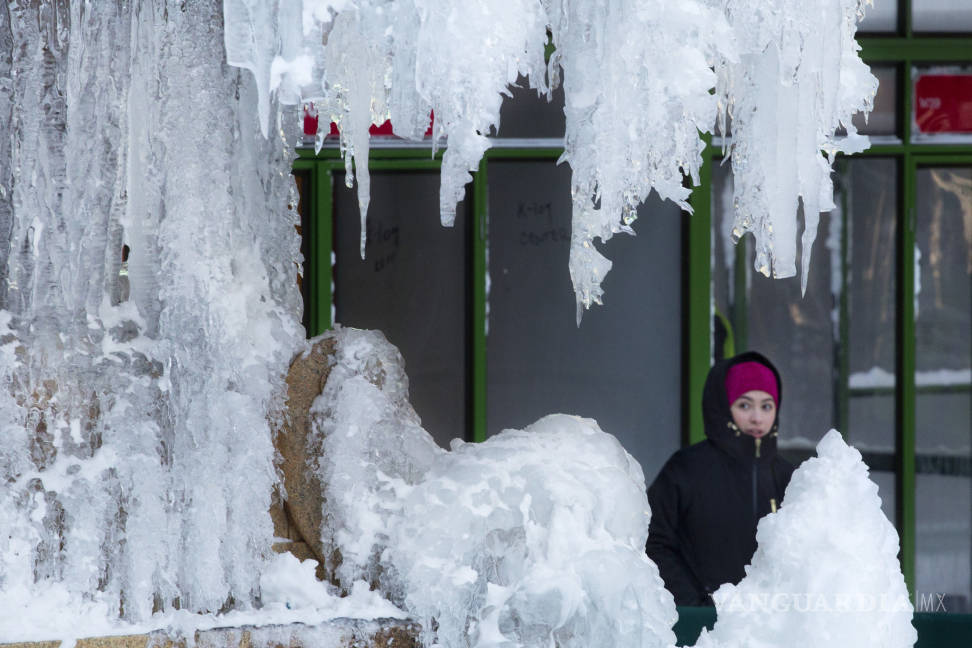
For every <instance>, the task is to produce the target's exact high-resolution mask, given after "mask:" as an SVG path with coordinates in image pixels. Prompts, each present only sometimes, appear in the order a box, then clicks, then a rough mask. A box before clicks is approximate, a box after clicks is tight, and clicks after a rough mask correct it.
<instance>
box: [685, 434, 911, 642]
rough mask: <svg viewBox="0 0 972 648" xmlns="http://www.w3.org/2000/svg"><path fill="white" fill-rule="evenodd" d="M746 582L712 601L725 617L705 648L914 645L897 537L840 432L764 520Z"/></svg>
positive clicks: (795, 478) (863, 468)
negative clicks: (776, 508) (773, 512)
mask: <svg viewBox="0 0 972 648" xmlns="http://www.w3.org/2000/svg"><path fill="white" fill-rule="evenodd" d="M756 540H757V543H758V547H757V549H756V554H755V555H754V556H753V560H752V564H750V565H748V566H747V567H746V576H745V577H744V578H743V580H742V581H740V582H739V584H738V585H735V586H734V585H730V584H725V585H723V586H722V587H720V588H719V589H718V590H717V591H716V592H715V594H713V596H712V598H713V600H714V601H715V605H716V614H717V617H718V618H717V620H716V623H715V626H714V627H713V629H712V632H710V633H708V634H705V631H704V630H703V635H702V636H701V637H700V638H699V641H698V643H697V644H696V646H697V647H698V648H716V647H721V646H726V647H728V646H757V645H758V646H780V645H791V644H792V643H793V642H794V639H795V638H796V637H799V640H798V641H797V643H798V644H799V645H800V646H809V647H813V646H821V647H823V646H887V647H894V646H901V647H902V648H904V647H906V646H913V645H914V643H915V641H916V640H917V638H918V636H917V633H916V631H915V629H914V627H913V626H912V625H911V617H912V614H913V612H914V609H913V606H912V603H911V600H910V598H909V596H908V590H907V587H906V585H905V581H904V576H903V575H902V573H901V568H900V566H899V563H898V558H897V554H898V548H899V543H898V534H897V532H896V531H895V529H894V526H893V525H892V524H891V523H890V522H889V521H888V519H887V517H885V516H884V513H883V512H882V511H881V500H880V498H879V497H878V487H877V485H876V484H875V483H874V482H873V481H871V480H870V479H869V478H868V469H867V466H866V465H865V464H864V462H863V461H862V460H861V454H860V452H858V451H857V450H856V449H855V448H853V447H850V446H848V445H847V444H846V443H844V440H843V438H842V437H841V436H840V434H839V433H838V432H837V431H836V430H831V431H830V432H828V433H827V434H826V435H825V436H824V438H823V439H822V440H821V441H820V443H819V444H817V456H816V457H815V458H811V459H809V460H807V461H805V462H804V463H803V464H802V465H801V466H800V467H799V468H798V469H797V471H796V472H794V473H793V477H792V479H791V480H790V484H789V486H788V487H787V489H786V497H785V499H784V502H783V506H782V507H781V508H780V510H779V511H778V512H777V513H776V514H773V515H768V516H766V517H764V518H763V519H762V520H760V522H759V526H758V528H757V531H756Z"/></svg>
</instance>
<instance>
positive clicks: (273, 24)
mask: <svg viewBox="0 0 972 648" xmlns="http://www.w3.org/2000/svg"><path fill="white" fill-rule="evenodd" d="M866 3H867V2H866V0H653V1H652V2H643V1H640V0H542V1H538V0H533V1H530V0H504V1H502V2H501V1H500V0H397V1H392V0H344V1H343V2H340V3H335V2H330V3H328V2H321V0H314V1H311V0H304V2H303V3H300V2H299V0H291V2H289V3H282V5H281V6H282V7H283V6H286V7H287V10H283V9H282V10H281V11H279V12H278V13H277V14H273V13H272V12H270V10H269V9H268V8H267V6H268V5H259V6H258V8H254V7H253V6H251V5H252V4H253V3H248V2H245V0H225V3H224V4H225V16H226V24H227V29H226V31H225V38H226V51H227V59H228V61H229V62H230V64H231V65H237V66H239V67H243V68H246V69H248V70H250V71H251V72H253V74H254V76H255V78H256V80H257V87H258V89H259V91H258V95H259V108H260V115H261V123H262V127H263V130H264V133H266V132H267V119H268V111H267V105H268V101H269V96H270V94H271V93H273V92H276V93H277V95H278V97H279V99H280V101H281V102H283V103H294V104H299V103H301V102H313V103H314V104H315V106H316V107H317V108H318V109H319V110H320V113H321V115H322V116H323V118H322V119H320V120H319V122H318V129H319V131H318V137H317V147H318V149H319V148H320V146H321V144H322V142H323V137H324V135H325V134H326V133H327V132H328V130H329V127H330V123H331V122H332V121H333V122H335V123H336V124H337V125H338V127H339V129H340V133H341V135H340V145H341V150H342V152H343V153H344V155H345V163H346V165H347V172H348V173H347V178H348V180H347V181H348V182H349V183H350V182H351V181H352V178H353V177H354V176H353V175H352V168H351V164H352V158H353V159H355V160H356V164H355V170H356V173H357V181H358V203H359V207H360V209H361V218H362V223H363V221H364V219H365V218H366V216H367V210H368V203H369V201H370V182H369V178H368V169H367V166H368V164H367V163H368V146H369V136H368V128H369V127H370V126H371V125H372V124H376V125H377V124H381V123H383V122H384V121H385V120H386V119H389V118H390V119H391V121H392V124H393V126H394V129H395V133H396V134H397V135H399V136H401V137H405V138H411V139H421V138H422V136H423V135H424V133H425V130H426V126H427V124H428V121H427V120H428V115H429V112H430V110H431V111H432V112H433V113H434V115H435V121H434V129H433V146H436V145H438V144H439V143H440V142H441V140H442V139H443V138H445V139H446V140H447V141H448V148H447V150H446V153H445V155H444V157H443V162H442V184H441V188H440V195H439V209H440V216H441V220H442V223H443V224H444V225H450V224H451V223H452V222H453V219H454V218H455V206H456V203H457V202H458V201H459V200H461V199H462V197H463V195H464V191H465V189H464V186H465V184H466V183H467V182H468V181H469V180H470V178H471V176H470V175H469V173H470V171H473V170H475V169H476V168H477V167H478V164H479V161H480V160H481V159H482V157H483V154H484V153H485V151H486V149H487V148H488V147H489V146H490V141H489V139H488V137H487V135H489V134H490V132H495V131H496V130H498V125H499V109H500V103H501V101H502V99H503V96H504V95H509V94H510V86H511V85H512V84H513V83H514V82H516V79H517V77H518V75H522V76H523V77H525V78H527V79H528V82H529V84H530V86H531V87H532V88H535V89H536V90H537V92H538V93H539V94H541V95H546V96H547V97H548V98H549V97H550V92H551V90H552V89H553V88H554V87H556V86H557V85H558V84H559V83H561V82H562V83H563V86H564V95H565V101H566V104H565V109H564V110H565V113H566V137H565V142H564V147H565V150H564V155H563V158H562V160H563V161H567V162H568V163H569V164H570V165H571V168H572V170H573V175H572V180H571V194H572V201H573V213H574V217H573V226H572V237H571V251H570V261H569V270H570V275H571V279H572V281H573V283H574V290H575V293H576V296H577V309H578V310H577V317H578V321H579V320H580V316H581V314H582V313H583V309H585V308H588V307H590V305H591V304H592V303H600V301H601V295H602V294H603V291H602V288H601V282H602V281H603V280H604V277H605V275H606V274H607V273H608V272H609V271H610V270H611V262H610V261H609V260H608V259H607V258H606V257H605V256H604V255H603V254H601V252H600V251H598V250H597V249H596V248H595V240H600V241H601V243H604V242H606V241H607V240H608V239H610V238H611V237H612V236H613V235H614V234H616V233H618V232H626V233H633V230H632V228H631V225H632V222H633V221H634V218H635V215H636V210H637V207H638V205H639V204H640V203H641V202H643V201H644V200H645V199H646V198H647V197H648V195H649V194H650V192H651V191H652V190H654V191H656V192H658V194H659V195H660V196H661V197H662V198H668V199H671V200H673V201H674V202H676V203H678V204H679V205H680V206H682V207H683V209H686V210H688V211H691V208H690V207H689V205H688V202H687V199H688V196H689V193H690V190H689V189H687V188H686V187H685V186H684V183H683V179H684V178H685V177H688V178H690V179H691V181H692V183H693V184H698V181H699V177H698V172H699V166H700V165H701V163H702V156H701V153H702V150H703V148H704V143H703V141H702V140H701V139H700V134H704V133H710V132H711V131H712V125H713V124H715V123H716V121H717V119H716V118H717V114H718V116H719V121H720V123H721V124H722V130H723V131H725V123H726V119H727V117H728V116H730V115H731V116H732V118H733V133H732V144H731V147H730V149H731V155H732V165H733V171H734V174H735V180H736V183H735V187H736V189H735V198H734V205H735V206H736V217H735V223H734V227H733V236H734V238H735V239H738V238H739V237H740V236H742V235H743V234H745V233H746V232H752V233H753V234H754V235H755V237H756V268H757V270H759V271H760V272H762V273H763V274H766V275H767V276H768V275H770V274H772V275H773V276H776V277H789V276H793V275H794V274H796V267H795V259H796V238H797V232H798V225H797V205H798V201H799V200H802V201H803V205H804V221H805V222H804V228H803V234H802V246H803V255H802V277H803V281H804V289H805V282H806V276H807V272H808V268H809V263H810V250H811V247H812V244H813V240H814V237H815V236H816V228H817V221H818V218H819V212H820V211H822V210H823V211H827V210H830V209H832V208H833V198H832V193H833V186H832V183H831V180H830V171H831V163H832V162H833V156H834V155H835V154H836V152H838V151H844V152H848V153H850V152H856V151H860V150H863V149H864V148H866V147H867V146H868V141H867V138H866V137H862V136H860V135H858V134H857V132H856V129H855V127H854V125H853V124H852V123H851V117H852V116H853V114H854V113H856V112H858V111H869V110H870V109H871V105H872V100H873V97H874V94H875V92H876V89H877V80H876V79H875V78H874V76H873V75H871V73H870V71H869V69H868V68H867V66H866V65H864V63H863V62H862V61H861V59H860V57H859V56H858V49H859V48H858V46H857V43H856V42H855V41H854V35H855V33H856V29H857V23H858V21H859V20H860V19H861V18H862V16H863V11H864V6H865V4H866ZM298 4H301V6H302V10H298V7H297V5H298ZM548 31H549V34H550V36H551V38H552V40H553V45H554V46H555V50H554V53H553V55H552V56H551V58H550V60H549V62H548V63H547V64H545V63H544V60H543V48H544V44H545V43H546V41H547V34H548ZM840 126H843V127H844V128H845V129H846V132H847V135H846V137H842V138H836V137H835V136H834V134H835V132H836V130H837V128H838V127H840ZM821 151H824V152H826V154H827V157H824V155H822V154H821ZM349 186H350V184H349ZM361 231H362V243H361V246H362V254H363V253H364V236H365V234H364V232H365V227H364V225H363V224H362V227H361Z"/></svg>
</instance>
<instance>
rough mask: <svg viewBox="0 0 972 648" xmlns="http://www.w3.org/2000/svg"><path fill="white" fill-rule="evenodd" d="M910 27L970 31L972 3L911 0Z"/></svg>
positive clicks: (932, 30) (965, 1)
mask: <svg viewBox="0 0 972 648" xmlns="http://www.w3.org/2000/svg"><path fill="white" fill-rule="evenodd" d="M874 4H878V3H877V2H875V3H874ZM911 28H912V29H913V30H914V31H916V32H952V33H954V32H972V4H969V1H968V0H911Z"/></svg>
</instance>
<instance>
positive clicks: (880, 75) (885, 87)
mask: <svg viewBox="0 0 972 648" xmlns="http://www.w3.org/2000/svg"><path fill="white" fill-rule="evenodd" d="M871 73H872V74H874V76H876V77H877V80H878V90H877V95H875V96H874V109H873V110H872V111H871V112H870V114H869V115H868V116H867V121H866V122H865V121H864V115H863V114H862V113H857V114H855V115H854V118H853V122H854V126H856V127H857V131H858V132H859V133H863V134H865V135H896V134H897V133H898V119H897V105H898V101H897V97H898V68H897V67H896V66H893V65H872V66H871Z"/></svg>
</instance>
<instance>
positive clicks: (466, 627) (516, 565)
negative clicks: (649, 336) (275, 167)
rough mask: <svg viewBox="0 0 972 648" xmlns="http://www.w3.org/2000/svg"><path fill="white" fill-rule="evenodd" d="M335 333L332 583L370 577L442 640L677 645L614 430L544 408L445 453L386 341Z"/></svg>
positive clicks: (628, 462) (632, 474)
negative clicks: (526, 421) (335, 558)
mask: <svg viewBox="0 0 972 648" xmlns="http://www.w3.org/2000/svg"><path fill="white" fill-rule="evenodd" d="M334 335H336V336H337V338H338V345H337V348H338V357H337V364H336V365H335V368H334V369H333V370H332V373H331V375H330V377H329V378H328V382H327V385H326V387H325V390H324V392H323V393H322V394H321V396H320V397H319V398H318V400H317V402H315V405H314V409H315V411H316V412H317V415H318V419H317V421H316V427H317V429H318V430H319V432H320V434H321V435H322V443H323V453H322V467H321V468H322V470H323V471H324V474H323V476H324V477H325V478H326V480H327V482H326V483H328V486H327V490H326V498H327V502H328V503H327V505H326V506H325V509H324V513H325V516H328V515H329V516H331V517H330V520H325V525H326V527H330V529H328V528H325V537H330V539H331V541H332V542H333V543H334V544H333V548H336V549H339V550H340V552H341V555H342V557H343V560H344V562H343V563H342V564H341V565H340V566H338V573H339V575H340V577H341V581H342V583H346V582H351V581H352V580H354V579H364V580H368V581H372V582H377V583H379V584H380V585H381V587H382V589H383V590H384V591H385V592H386V593H388V594H389V595H390V596H391V598H392V600H393V601H395V602H397V603H398V604H399V605H401V606H402V607H403V609H405V610H406V611H407V612H408V613H409V614H410V615H412V616H413V617H414V618H416V619H417V620H419V621H420V622H421V623H422V624H423V627H424V630H425V632H426V633H427V635H426V639H427V640H430V639H432V637H433V636H434V637H435V640H436V641H437V642H438V644H439V645H441V646H443V647H447V648H453V647H454V648H458V647H459V646H489V645H504V644H505V645H511V646H512V645H518V646H537V647H540V646H550V645H554V643H556V645H559V646H565V647H568V646H577V647H581V646H594V645H597V646H668V645H671V644H673V643H674V635H673V633H672V631H671V626H672V624H673V623H674V621H675V605H674V601H673V599H672V597H671V595H670V594H669V593H668V592H667V591H666V590H665V589H664V586H663V584H662V581H661V578H660V577H659V575H658V570H657V568H656V567H655V565H654V564H653V563H651V562H650V561H649V560H648V558H647V556H646V555H645V551H644V547H645V540H646V538H647V533H648V521H649V513H648V503H647V498H646V495H645V485H644V476H643V475H642V472H641V467H640V466H639V465H638V464H637V462H636V461H634V459H632V458H631V456H630V455H628V454H627V453H626V452H625V451H624V449H623V448H622V447H621V446H620V444H619V443H618V442H617V440H616V439H615V438H614V437H613V436H610V435H608V434H605V433H604V432H601V430H600V429H599V428H598V427H597V424H596V423H595V422H594V421H592V420H590V419H581V418H577V417H572V416H566V415H552V416H548V417H546V418H543V419H541V420H540V421H538V422H536V423H534V424H533V425H531V426H530V427H528V428H527V429H525V430H522V431H521V430H506V431H504V432H503V433H501V434H499V435H497V436H495V437H491V438H490V439H489V440H487V441H486V442H485V443H481V444H465V443H462V442H461V441H458V440H456V441H453V446H452V451H451V452H446V451H443V450H440V449H438V448H437V447H436V446H435V443H434V442H433V441H432V439H431V437H430V436H429V435H428V434H427V433H426V432H425V431H424V430H422V428H421V427H419V425H418V420H417V419H416V418H414V413H411V408H410V407H408V406H407V401H405V400H404V398H405V397H406V396H407V383H406V382H405V377H404V374H403V372H402V370H401V364H400V363H401V360H400V358H399V357H398V354H397V351H395V349H394V348H393V347H391V346H390V345H389V344H388V343H387V342H386V341H385V340H384V339H383V338H382V337H381V336H380V334H377V333H369V332H364V331H355V330H353V329H340V330H338V331H337V332H336V333H335V334H334ZM366 376H368V377H370V380H369V379H368V378H366ZM376 379H377V380H378V382H380V386H375V385H374V384H372V382H373V381H375V380H376ZM339 383H341V384H340V385H339ZM402 415H404V416H403V418H402V419H400V422H397V421H396V420H395V417H396V416H402ZM329 533H330V534H331V535H330V536H328V534H329ZM379 558H380V559H381V562H380V563H379V561H378V559H379ZM433 620H434V622H433ZM433 628H437V633H436V634H435V635H433V632H432V629H433Z"/></svg>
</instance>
